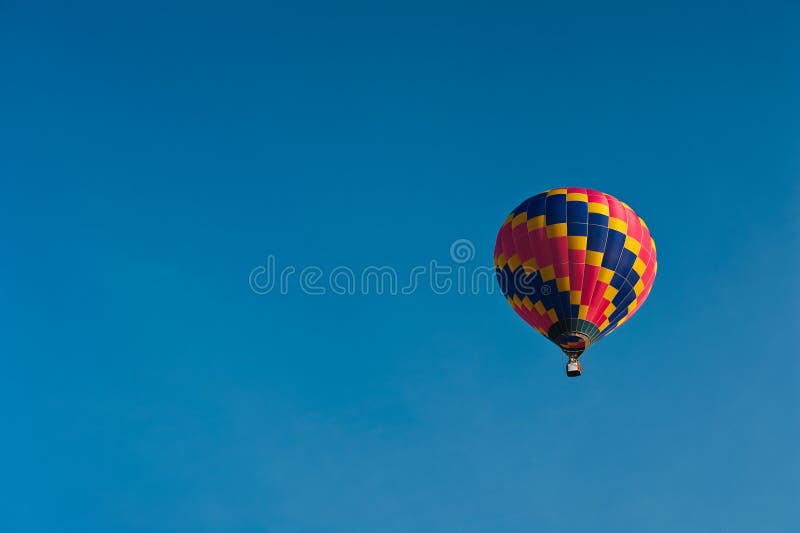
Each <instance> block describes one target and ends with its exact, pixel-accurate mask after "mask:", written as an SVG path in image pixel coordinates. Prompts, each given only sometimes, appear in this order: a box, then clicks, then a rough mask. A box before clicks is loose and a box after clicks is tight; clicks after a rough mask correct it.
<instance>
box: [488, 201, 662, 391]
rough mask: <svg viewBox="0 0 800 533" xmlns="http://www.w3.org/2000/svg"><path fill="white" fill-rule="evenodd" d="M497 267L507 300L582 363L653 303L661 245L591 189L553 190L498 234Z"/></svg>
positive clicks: (571, 366) (575, 365)
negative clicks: (598, 344) (650, 300)
mask: <svg viewBox="0 0 800 533" xmlns="http://www.w3.org/2000/svg"><path fill="white" fill-rule="evenodd" d="M494 266H495V270H496V273H497V279H498V281H499V283H500V288H501V290H502V292H503V295H504V296H505V297H506V299H507V300H508V303H509V304H511V307H512V308H513V309H514V311H515V312H516V313H517V314H518V315H519V316H520V317H522V319H523V320H525V322H527V323H528V324H530V325H531V326H532V327H533V328H534V329H535V330H536V331H538V332H539V333H541V334H542V335H545V336H546V337H547V338H548V339H550V340H551V341H552V342H554V343H555V344H556V345H558V346H559V347H560V348H561V350H562V351H563V352H564V354H566V356H567V358H568V360H567V361H568V362H567V375H568V376H570V377H572V376H579V375H580V374H581V365H580V362H579V361H578V358H579V357H580V356H581V354H583V352H584V351H585V350H586V349H587V348H588V347H589V346H590V345H592V344H594V343H596V342H597V341H599V340H600V339H601V338H603V337H605V336H606V335H608V334H609V333H611V332H612V331H614V330H615V329H617V328H618V327H619V326H621V325H622V324H624V323H625V321H626V320H628V319H629V318H630V317H631V316H633V315H634V313H636V311H637V310H638V309H639V308H640V307H641V306H642V304H643V303H644V302H645V300H647V297H648V295H649V294H650V289H651V288H652V287H653V280H654V279H655V276H656V270H657V268H658V264H657V263H656V244H655V241H653V238H652V237H651V236H650V230H649V229H648V228H647V224H645V223H644V220H642V219H641V218H640V217H639V216H638V215H637V214H636V213H635V212H634V211H633V209H631V208H630V206H628V205H627V204H625V203H624V202H620V201H619V200H617V199H616V198H614V197H613V196H611V195H609V194H605V193H602V192H599V191H594V190H592V189H582V188H579V187H564V188H558V189H551V190H549V191H545V192H542V193H539V194H537V195H536V196H532V197H530V198H528V199H527V200H525V201H524V202H522V203H521V204H520V205H519V206H518V207H517V208H516V209H514V210H513V211H512V212H511V214H510V215H508V217H507V218H506V220H505V221H504V222H503V225H502V226H501V227H500V231H499V232H498V234H497V244H496V246H495V249H494Z"/></svg>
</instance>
